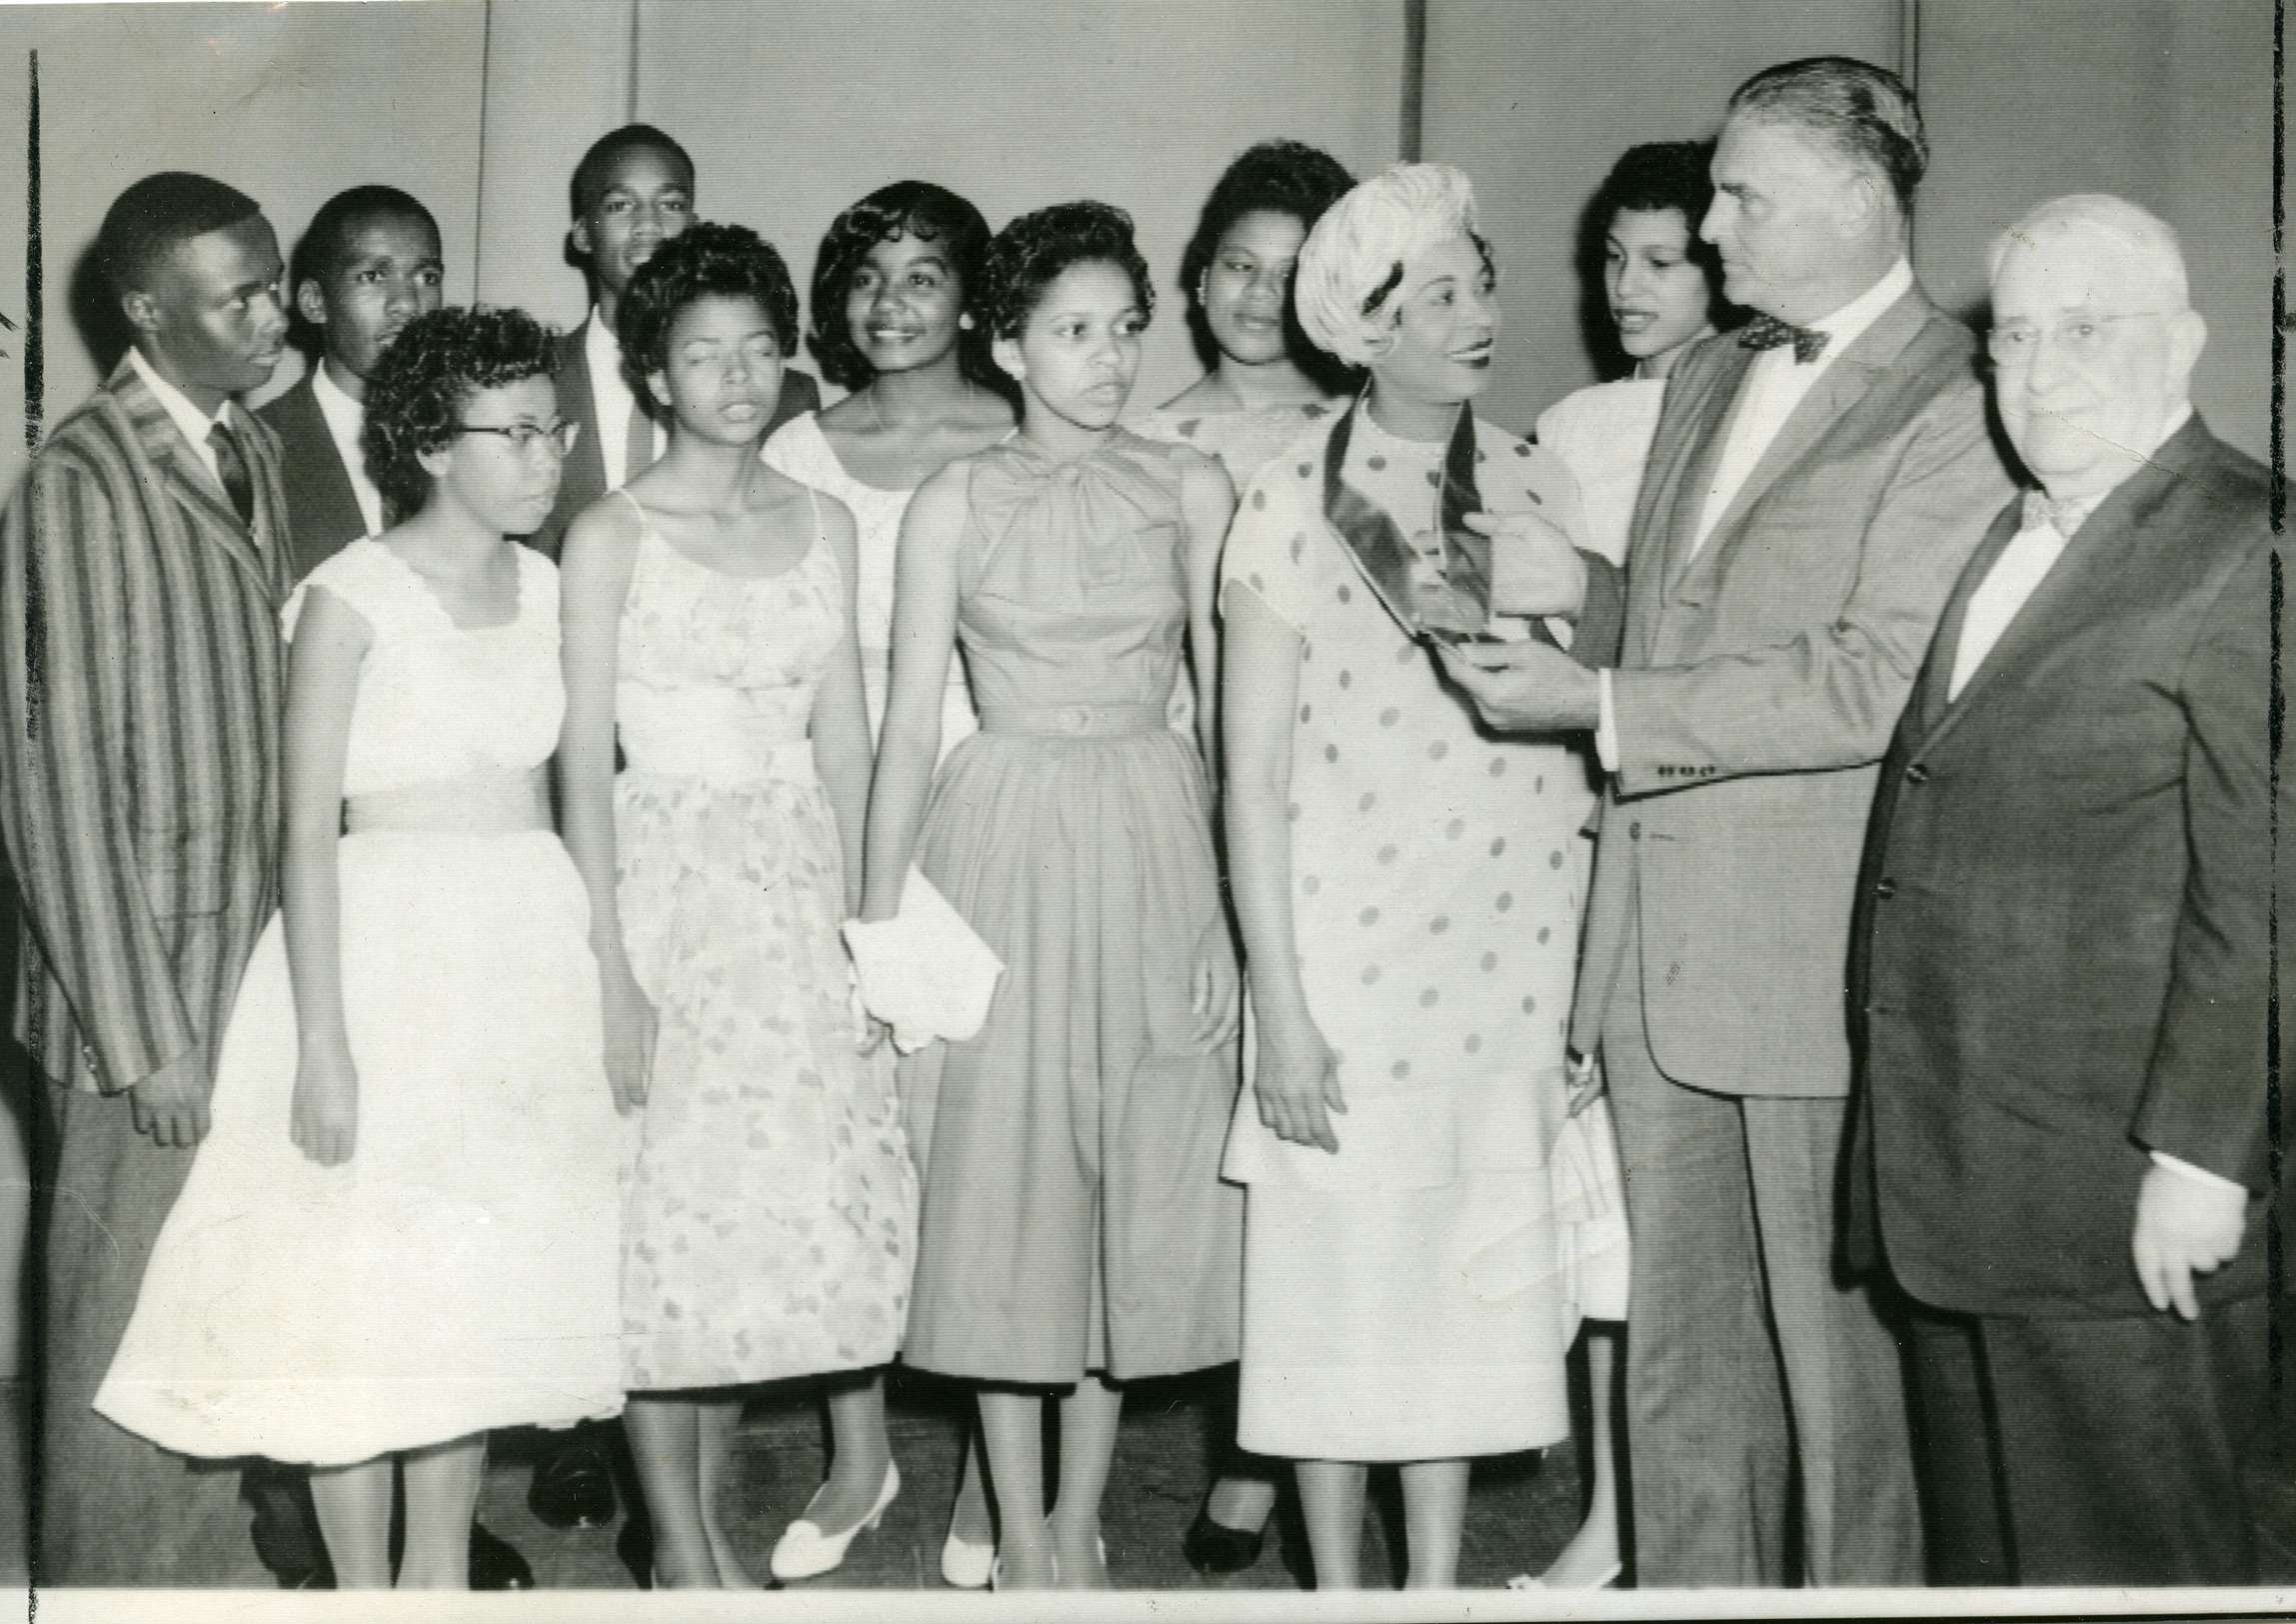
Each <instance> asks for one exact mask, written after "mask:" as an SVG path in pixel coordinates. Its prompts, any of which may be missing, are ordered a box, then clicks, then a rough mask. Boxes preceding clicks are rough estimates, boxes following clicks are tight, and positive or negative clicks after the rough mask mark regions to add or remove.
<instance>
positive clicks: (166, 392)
mask: <svg viewBox="0 0 2296 1624" xmlns="http://www.w3.org/2000/svg"><path fill="white" fill-rule="evenodd" d="M128 365H129V366H131V367H133V368H135V369H136V376H137V377H138V378H141V379H142V380H143V381H144V387H145V388H147V389H149V390H150V391H151V392H152V394H153V396H154V397H156V398H157V399H158V401H159V403H160V405H161V406H163V407H165V408H166V409H167V415H168V417H169V418H170V419H172V420H173V421H174V423H175V426H176V428H177V429H178V430H179V431H180V432H181V433H182V435H183V437H184V438H185V439H186V440H188V441H190V442H191V449H192V450H193V451H195V452H197V453H199V463H200V466H201V467H202V468H204V469H206V470H207V475H208V478H209V479H211V480H213V481H215V486H216V489H217V490H219V491H220V490H222V489H223V475H222V473H221V472H220V471H219V470H218V469H217V468H216V465H215V448H214V447H213V446H211V445H209V444H208V443H207V435H208V431H209V430H210V429H213V428H214V427H215V426H216V425H217V424H219V423H221V422H223V421H224V419H225V417H226V416H227V415H228V414H229V413H230V411H231V402H230V401H228V400H226V401H225V402H224V403H223V404H222V405H221V406H219V407H217V408H216V409H215V415H214V416H213V417H210V416H208V415H207V414H206V413H205V412H202V411H201V410H200V409H199V408H198V407H196V406H194V405H192V404H191V398H190V397H189V396H187V395H185V394H184V392H183V391H182V390H180V389H178V388H176V387H175V385H173V384H171V383H169V382H168V381H167V380H166V379H165V378H162V377H161V376H160V375H159V373H158V371H157V370H155V369H154V368H153V366H152V364H151V363H150V362H149V361H146V360H145V359H144V353H143V351H141V350H139V349H136V348H135V347H134V346H133V345H131V346H129V348H128Z"/></svg>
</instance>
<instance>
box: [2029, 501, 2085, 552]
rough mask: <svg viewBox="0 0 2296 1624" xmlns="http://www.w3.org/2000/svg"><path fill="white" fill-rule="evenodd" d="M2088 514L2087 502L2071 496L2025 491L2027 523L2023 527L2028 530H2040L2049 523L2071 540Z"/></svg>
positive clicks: (2057, 531)
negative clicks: (2061, 497) (2073, 499)
mask: <svg viewBox="0 0 2296 1624" xmlns="http://www.w3.org/2000/svg"><path fill="white" fill-rule="evenodd" d="M2088 516H2089V510H2088V505H2087V504H2086V503H2082V502H2075V501H2072V500H2071V499H2069V498H2068V499H2062V500H2060V499H2059V498H2056V497H2053V496H2051V495H2049V493H2048V492H2046V491H2027V492H2026V493H2025V514H2024V519H2025V523H2024V527H2023V528H2024V529H2026V530H2038V529H2040V528H2041V527H2042V526H2043V525H2048V526H2050V527H2051V528H2053V529H2054V530H2055V531H2056V533H2057V534H2058V535H2059V536H2062V537H2063V538H2064V539H2065V540H2066V541H2068V542H2069V541H2071V540H2072V539H2073V532H2074V531H2076V530H2079V529H2080V528H2081V523H2082V521H2083V520H2085V519H2087V518H2088Z"/></svg>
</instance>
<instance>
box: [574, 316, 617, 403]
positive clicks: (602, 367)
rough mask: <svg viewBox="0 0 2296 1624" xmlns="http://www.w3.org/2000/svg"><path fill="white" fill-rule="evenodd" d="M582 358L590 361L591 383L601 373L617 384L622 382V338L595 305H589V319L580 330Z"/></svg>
mask: <svg viewBox="0 0 2296 1624" xmlns="http://www.w3.org/2000/svg"><path fill="white" fill-rule="evenodd" d="M582 358H583V359H584V360H585V361H587V362H589V363H590V376H591V380H592V382H593V383H595V382H596V381H597V379H598V377H599V375H600V374H602V373H603V374H604V375H605V376H607V377H609V378H611V379H613V380H614V382H616V383H617V384H620V383H621V382H622V340H621V339H620V338H619V337H618V336H617V335H616V334H615V331H614V328H613V326H612V324H610V323H609V322H608V321H607V320H606V318H605V317H604V316H601V315H600V314H599V313H598V307H597V306H596V305H592V306H591V307H590V321H589V324H588V325H587V326H585V327H584V329H583V332H582Z"/></svg>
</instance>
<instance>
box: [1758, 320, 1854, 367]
mask: <svg viewBox="0 0 2296 1624" xmlns="http://www.w3.org/2000/svg"><path fill="white" fill-rule="evenodd" d="M1832 336H1833V335H1832V334H1830V333H1820V332H1819V331H1818V330H1817V329H1816V328H1814V327H1796V326H1794V325H1793V323H1791V322H1781V321H1779V320H1778V319H1777V318H1776V317H1775V316H1756V317H1755V318H1754V319H1753V320H1752V321H1750V322H1748V323H1746V325H1745V327H1744V329H1743V330H1742V331H1741V332H1740V333H1739V334H1738V342H1739V343H1740V344H1742V345H1744V346H1745V347H1746V348H1747V349H1749V350H1776V349H1781V348H1783V347H1784V346H1785V345H1788V344H1791V345H1792V346H1793V347H1794V360H1795V361H1797V362H1800V363H1802V364H1804V365H1806V364H1807V363H1809V362H1812V361H1815V360H1816V359H1817V358H1818V357H1819V356H1821V355H1823V354H1825V345H1826V340H1827V339H1829V338H1831V337H1832Z"/></svg>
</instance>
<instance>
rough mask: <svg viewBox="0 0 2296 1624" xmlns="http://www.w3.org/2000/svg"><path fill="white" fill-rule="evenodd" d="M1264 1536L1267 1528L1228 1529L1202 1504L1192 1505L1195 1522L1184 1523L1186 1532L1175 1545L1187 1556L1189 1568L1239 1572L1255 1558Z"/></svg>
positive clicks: (1257, 1558)
mask: <svg viewBox="0 0 2296 1624" xmlns="http://www.w3.org/2000/svg"><path fill="white" fill-rule="evenodd" d="M1266 1539H1267V1530H1266V1529H1265V1528H1264V1527H1259V1528H1230V1527H1228V1526H1227V1524H1225V1523H1223V1522H1213V1521H1212V1520H1211V1513H1210V1511H1209V1510H1208V1509H1206V1508H1205V1507H1203V1506H1197V1507H1196V1508H1195V1521H1193V1522H1191V1523H1189V1524H1188V1525H1187V1535H1186V1537H1185V1538H1183V1539H1182V1540H1181V1541H1180V1542H1179V1548H1180V1550H1181V1552H1182V1553H1184V1554H1185V1555H1186V1557H1187V1564H1188V1566H1189V1567H1191V1568H1193V1569H1195V1571H1196V1572H1198V1573H1241V1572H1242V1571H1243V1570H1244V1569H1245V1568H1247V1567H1249V1566H1251V1565H1252V1564H1253V1563H1254V1562H1256V1561H1258V1560H1259V1551H1260V1547H1261V1545H1262V1544H1264V1543H1265V1541H1266Z"/></svg>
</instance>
